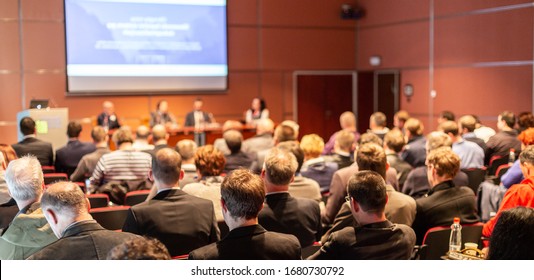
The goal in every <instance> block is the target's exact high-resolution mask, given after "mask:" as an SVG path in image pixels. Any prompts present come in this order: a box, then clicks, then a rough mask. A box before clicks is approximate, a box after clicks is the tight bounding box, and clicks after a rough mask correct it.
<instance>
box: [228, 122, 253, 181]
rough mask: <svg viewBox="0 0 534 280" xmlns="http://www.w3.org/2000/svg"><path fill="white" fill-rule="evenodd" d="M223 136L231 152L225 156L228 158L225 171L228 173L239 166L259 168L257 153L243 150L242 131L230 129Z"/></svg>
mask: <svg viewBox="0 0 534 280" xmlns="http://www.w3.org/2000/svg"><path fill="white" fill-rule="evenodd" d="M223 137H224V141H225V143H226V147H228V150H230V154H229V155H225V156H224V157H225V158H226V164H225V165H224V173H226V174H228V173H230V172H232V171H234V170H235V169H238V168H246V169H249V170H256V169H257V166H256V165H257V162H256V159H257V154H256V153H248V152H243V151H242V150H241V144H242V143H243V134H241V132H239V131H237V130H234V129H230V130H228V131H226V132H224V134H223Z"/></svg>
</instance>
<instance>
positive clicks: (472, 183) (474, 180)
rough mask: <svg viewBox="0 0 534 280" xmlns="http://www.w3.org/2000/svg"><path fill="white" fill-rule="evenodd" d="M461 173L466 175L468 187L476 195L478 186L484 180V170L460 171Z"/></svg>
mask: <svg viewBox="0 0 534 280" xmlns="http://www.w3.org/2000/svg"><path fill="white" fill-rule="evenodd" d="M462 171H463V172H464V173H465V174H467V181H468V187H469V188H471V189H472V190H473V192H475V194H476V193H477V191H478V186H480V183H482V182H484V179H485V178H486V168H468V169H462Z"/></svg>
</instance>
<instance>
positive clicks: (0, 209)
mask: <svg viewBox="0 0 534 280" xmlns="http://www.w3.org/2000/svg"><path fill="white" fill-rule="evenodd" d="M18 212H19V207H18V206H17V202H15V200H14V199H13V198H11V199H10V200H9V201H8V202H6V203H4V204H2V205H0V235H2V232H3V231H4V229H5V228H6V227H7V226H8V225H9V223H11V221H13V218H15V215H17V213H18Z"/></svg>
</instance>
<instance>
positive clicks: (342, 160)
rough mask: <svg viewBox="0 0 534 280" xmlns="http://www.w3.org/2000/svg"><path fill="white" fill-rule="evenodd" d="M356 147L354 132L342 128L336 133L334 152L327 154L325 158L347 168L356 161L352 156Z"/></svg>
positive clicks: (339, 167) (339, 166)
mask: <svg viewBox="0 0 534 280" xmlns="http://www.w3.org/2000/svg"><path fill="white" fill-rule="evenodd" d="M354 147H355V144H354V134H353V133H352V132H350V131H346V130H341V131H339V132H338V133H337V134H336V142H335V144H334V152H333V153H332V154H331V155H328V156H325V157H324V159H325V160H326V161H327V162H334V163H336V164H337V166H338V169H341V168H345V167H347V166H350V165H351V164H352V163H353V162H354V160H353V158H352V151H354Z"/></svg>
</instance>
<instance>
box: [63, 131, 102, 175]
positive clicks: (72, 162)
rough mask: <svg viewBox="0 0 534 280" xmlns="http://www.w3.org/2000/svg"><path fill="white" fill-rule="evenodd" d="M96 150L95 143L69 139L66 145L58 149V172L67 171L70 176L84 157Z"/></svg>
mask: <svg viewBox="0 0 534 280" xmlns="http://www.w3.org/2000/svg"><path fill="white" fill-rule="evenodd" d="M95 150H96V147H95V145H94V144H93V143H84V142H80V140H77V139H76V140H72V141H69V142H68V143H67V145H66V146H64V147H62V148H60V149H58V150H57V151H56V163H55V167H56V172H61V173H67V176H69V177H70V175H71V174H72V173H74V170H76V167H77V166H78V163H79V162H80V160H81V159H82V157H83V156H85V155H86V154H89V153H92V152H94V151H95Z"/></svg>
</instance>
